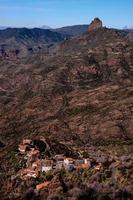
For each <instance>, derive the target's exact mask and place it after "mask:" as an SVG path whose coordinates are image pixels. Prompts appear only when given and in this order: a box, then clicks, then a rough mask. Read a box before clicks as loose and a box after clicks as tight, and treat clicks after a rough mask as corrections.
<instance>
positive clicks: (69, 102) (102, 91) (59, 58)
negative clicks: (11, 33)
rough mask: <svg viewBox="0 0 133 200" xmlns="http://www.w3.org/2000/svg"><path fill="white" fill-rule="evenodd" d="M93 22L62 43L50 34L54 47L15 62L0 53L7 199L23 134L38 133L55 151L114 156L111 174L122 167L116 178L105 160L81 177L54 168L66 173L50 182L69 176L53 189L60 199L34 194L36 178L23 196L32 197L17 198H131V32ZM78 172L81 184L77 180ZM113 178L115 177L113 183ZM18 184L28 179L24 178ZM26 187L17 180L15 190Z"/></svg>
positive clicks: (1, 150) (0, 133)
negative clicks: (101, 165)
mask: <svg viewBox="0 0 133 200" xmlns="http://www.w3.org/2000/svg"><path fill="white" fill-rule="evenodd" d="M92 25H93V28H92V29H90V28H89V30H88V32H86V33H84V34H82V35H80V36H78V37H73V38H69V39H68V38H66V39H65V41H62V40H63V38H62V35H60V34H59V35H58V33H55V36H56V39H54V40H52V41H51V39H49V40H50V43H51V42H52V43H53V41H54V42H56V44H55V45H53V46H52V49H51V52H52V53H51V52H50V53H49V52H48V53H47V54H46V53H43V52H41V53H38V54H31V55H30V56H28V57H25V58H21V59H20V58H17V59H14V60H12V59H3V57H2V58H1V60H0V158H1V160H3V162H2V163H1V166H0V167H1V169H2V172H3V173H2V174H1V179H2V181H1V182H2V183H3V184H2V185H3V186H2V187H1V196H3V197H5V196H6V195H5V194H6V193H8V197H9V199H11V198H12V195H11V193H12V188H13V187H14V188H15V187H16V188H17V184H18V183H14V184H16V185H15V186H13V185H12V184H11V180H10V179H11V176H12V175H13V174H14V173H16V172H17V171H18V157H17V156H16V152H17V147H18V144H19V143H20V142H21V140H23V138H25V137H30V138H34V137H36V136H43V137H45V138H46V139H48V140H49V141H51V144H53V145H52V148H53V149H54V151H55V152H56V153H63V154H67V153H69V154H71V156H72V157H75V156H77V155H76V154H75V152H77V151H78V150H79V149H80V150H82V151H84V154H85V155H86V154H87V156H88V154H91V156H92V155H93V157H94V152H96V158H94V159H96V160H97V159H98V158H97V157H99V154H98V150H100V155H102V154H104V158H106V157H108V156H109V155H110V154H111V155H112V156H113V159H114V160H115V161H114V163H119V164H118V165H117V167H116V168H117V170H116V171H117V172H116V173H117V175H118V174H119V173H120V176H119V175H118V179H117V180H116V179H115V180H114V176H113V175H112V171H111V175H110V177H109V179H108V178H105V174H106V171H110V170H112V169H111V167H110V165H111V164H110V163H108V161H107V163H108V164H107V166H105V167H104V168H103V169H102V170H103V171H102V170H101V171H100V172H99V174H97V172H93V170H92V171H91V170H87V172H86V173H87V174H86V175H84V173H81V172H80V173H79V174H80V175H79V174H78V173H75V172H74V174H73V175H72V174H66V172H62V173H63V176H62V178H61V179H60V178H59V177H60V175H59V174H60V173H59V174H58V175H57V174H56V176H55V177H57V179H60V180H62V179H63V182H62V181H57V180H55V179H54V177H53V176H54V175H53V174H52V176H51V178H50V181H52V182H53V184H55V185H56V184H57V185H58V182H61V183H62V184H63V187H64V184H66V185H67V182H69V184H70V185H69V186H67V187H69V189H67V191H66V192H65V191H63V192H60V190H59V191H56V193H57V197H52V196H51V197H48V196H49V195H50V194H51V192H50V191H51V189H48V192H47V193H43V194H42V195H46V197H41V194H35V193H34V192H35V191H34V188H35V186H33V185H34V184H35V183H34V182H33V183H32V184H31V188H32V190H30V191H28V193H27V194H25V195H31V196H30V197H28V196H22V197H19V198H20V199H30V198H31V199H39V198H42V199H43V198H44V199H47V198H48V199H63V198H66V199H75V200H76V199H88V196H87V195H92V197H91V199H105V197H103V196H104V195H105V196H107V199H132V194H131V192H130V190H131V191H132V188H131V185H132V178H133V177H132V176H130V175H131V174H132V173H133V172H132V158H131V157H132V156H131V155H132V150H133V148H132V147H133V84H132V81H133V43H132V39H131V38H132V37H131V36H130V38H129V37H128V36H129V35H128V31H127V32H126V31H124V32H123V31H119V30H115V29H108V28H105V27H102V25H101V22H100V26H99V25H98V27H97V24H96V29H95V28H94V27H95V23H92V24H91V27H92ZM44 31H46V30H44ZM48 33H49V34H51V32H48ZM22 35H23V34H22ZM26 37H27V36H26ZM29 38H31V35H29ZM39 38H40V36H38V39H37V40H40V39H39ZM44 38H45V37H44ZM49 40H48V41H49ZM21 41H24V40H23V39H22V40H21ZM27 41H30V40H29V39H27ZM58 41H59V43H57V42H58ZM40 42H41V44H42V45H43V44H44V43H45V42H44V43H42V40H40ZM26 45H27V43H26ZM91 148H93V149H91ZM68 149H69V151H68ZM77 149H78V150H77ZM109 151H110V153H109ZM70 152H71V153H70ZM116 155H117V157H115V156H116ZM124 155H125V156H127V155H129V158H127V157H125V159H124V161H122V160H121V159H122V158H121V157H122V156H124ZM127 159H128V162H129V163H128V162H127V161H126V160H127ZM107 160H108V159H107ZM126 164H127V165H128V164H129V165H130V166H126V167H125V170H126V172H125V171H123V170H124V169H119V167H120V168H121V167H122V166H123V168H124V166H125V165H126ZM114 168H115V167H114ZM119 170H120V171H119ZM121 170H122V171H121ZM107 173H108V172H107ZM109 173H110V172H109ZM129 174H130V175H129ZM77 176H78V177H79V182H80V183H81V184H76V182H77ZM84 176H85V177H84ZM93 176H94V177H93ZM129 176H130V177H129ZM73 177H74V182H73V187H72V182H71V180H72V178H73ZM75 177H76V178H75ZM92 179H93V181H92V182H91V180H92ZM123 179H124V180H125V181H124V180H123ZM3 180H4V181H3ZM5 180H6V181H5ZM44 180H45V181H49V179H48V178H46V177H43V178H42V179H41V181H40V180H36V181H38V182H37V183H38V184H39V183H40V182H43V181H44ZM104 180H106V181H107V182H106V181H105V182H104ZM112 180H113V181H114V182H113V185H112V187H110V184H112ZM4 182H5V184H4ZM18 182H19V183H20V182H21V181H18ZM90 183H91V185H90ZM127 183H128V184H127ZM21 184H22V185H23V184H28V185H29V182H28V183H23V182H21ZM7 185H8V187H7ZM57 185H56V186H54V187H55V188H58V187H59V188H60V183H59V185H58V187H57ZM126 186H128V188H126ZM51 187H52V186H51ZM59 188H58V189H59ZM22 189H23V192H22ZM27 189H28V188H27V186H26V187H24V186H22V188H21V189H20V190H19V192H20V191H21V192H22V193H23V194H24V193H25V192H26V191H27ZM60 189H61V188H60ZM69 190H70V191H69ZM71 190H72V191H71ZM15 191H16V189H15ZM112 191H114V193H113V192H112ZM121 191H122V196H121V197H120V193H121ZM102 192H103V193H104V194H103V196H102ZM16 193H17V191H16ZM53 193H54V192H53ZM76 194H78V195H77V196H76ZM96 194H97V195H98V196H97V197H96V196H95V195H96ZM32 195H33V196H34V197H33V196H32ZM37 195H39V196H37ZM60 195H61V196H60ZM99 195H101V196H100V197H99ZM111 195H114V196H111ZM123 195H125V196H123ZM126 195H127V196H128V197H127V196H126ZM20 196H21V195H20ZM15 198H16V197H15Z"/></svg>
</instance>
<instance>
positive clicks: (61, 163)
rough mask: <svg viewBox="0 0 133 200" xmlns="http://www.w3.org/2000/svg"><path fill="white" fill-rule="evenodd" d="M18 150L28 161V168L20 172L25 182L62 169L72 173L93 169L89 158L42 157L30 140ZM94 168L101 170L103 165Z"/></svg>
mask: <svg viewBox="0 0 133 200" xmlns="http://www.w3.org/2000/svg"><path fill="white" fill-rule="evenodd" d="M18 150H19V153H20V154H21V155H23V158H24V160H25V161H26V167H25V168H22V169H21V170H20V171H19V172H18V173H19V175H20V177H21V178H22V179H24V180H26V179H27V178H37V177H38V176H39V174H40V173H41V172H42V173H47V172H49V171H53V170H61V169H65V170H66V171H69V172H71V171H73V170H80V169H83V170H85V169H89V168H91V167H92V163H91V161H90V159H87V158H82V159H73V158H71V157H66V156H64V155H63V154H57V155H54V156H51V157H50V158H49V157H48V156H45V157H42V156H41V152H40V150H39V149H38V148H37V147H36V146H34V145H33V143H32V140H30V139H24V140H23V141H22V143H21V144H20V145H19V148H18ZM93 167H95V169H96V170H100V169H101V167H102V165H101V164H100V163H96V164H95V166H93Z"/></svg>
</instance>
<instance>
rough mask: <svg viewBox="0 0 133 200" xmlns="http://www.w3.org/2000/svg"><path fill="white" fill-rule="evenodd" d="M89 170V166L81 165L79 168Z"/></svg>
mask: <svg viewBox="0 0 133 200" xmlns="http://www.w3.org/2000/svg"><path fill="white" fill-rule="evenodd" d="M88 168H89V166H88V164H80V165H78V166H77V169H88Z"/></svg>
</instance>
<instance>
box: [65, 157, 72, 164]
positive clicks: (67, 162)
mask: <svg viewBox="0 0 133 200" xmlns="http://www.w3.org/2000/svg"><path fill="white" fill-rule="evenodd" d="M73 163H74V160H73V159H72V158H64V164H65V165H69V164H73Z"/></svg>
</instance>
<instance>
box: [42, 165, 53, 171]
mask: <svg viewBox="0 0 133 200" xmlns="http://www.w3.org/2000/svg"><path fill="white" fill-rule="evenodd" d="M50 170H52V165H51V166H42V172H48V171H50Z"/></svg>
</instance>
